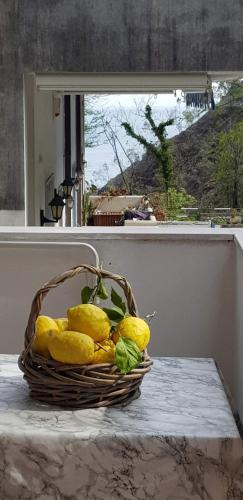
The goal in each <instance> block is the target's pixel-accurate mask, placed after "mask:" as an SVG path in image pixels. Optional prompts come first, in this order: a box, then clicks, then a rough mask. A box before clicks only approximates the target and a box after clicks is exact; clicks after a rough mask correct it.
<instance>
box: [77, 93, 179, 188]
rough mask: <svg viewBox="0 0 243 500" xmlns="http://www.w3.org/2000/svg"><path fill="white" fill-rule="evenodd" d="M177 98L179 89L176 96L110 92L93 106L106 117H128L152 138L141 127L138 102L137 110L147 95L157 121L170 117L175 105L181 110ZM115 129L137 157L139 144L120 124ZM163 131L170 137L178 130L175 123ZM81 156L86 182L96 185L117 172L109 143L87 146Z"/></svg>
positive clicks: (139, 149) (141, 121) (146, 132)
mask: <svg viewBox="0 0 243 500" xmlns="http://www.w3.org/2000/svg"><path fill="white" fill-rule="evenodd" d="M178 97H181V93H180V92H179V91H178V92H177V95H176V96H175V95H174V94H158V95H156V96H152V95H149V94H112V95H105V96H100V98H99V100H98V102H97V104H96V107H97V109H101V108H103V109H104V110H105V113H107V116H111V115H117V114H118V115H119V118H120V119H121V118H122V119H123V120H125V121H126V119H128V121H130V122H131V123H132V125H133V126H134V128H135V129H136V130H137V131H138V132H140V133H143V134H144V135H146V137H147V138H150V139H152V138H153V137H152V135H150V134H149V131H148V130H144V118H142V117H140V116H137V105H139V107H140V108H141V109H144V107H145V105H146V104H147V102H148V99H149V98H150V101H149V102H150V104H151V107H152V109H153V113H154V117H155V120H156V121H158V122H159V121H161V120H168V119H169V118H171V117H172V115H173V111H174V109H175V108H176V107H177V111H178V110H180V111H183V110H184V109H185V104H184V103H183V102H181V103H180V104H179V105H178V102H177V98H178ZM136 103H137V105H136ZM123 114H124V117H123ZM117 130H118V131H119V138H120V140H121V142H122V143H123V144H124V146H125V148H128V149H130V148H134V150H135V151H136V152H137V154H138V155H139V156H140V157H141V156H142V154H143V153H144V149H143V148H142V147H141V146H139V145H138V143H137V142H136V141H135V140H133V139H132V138H129V137H127V135H126V133H125V131H124V129H123V128H122V127H121V126H119V125H118V127H117ZM167 131H168V137H172V136H173V135H175V134H177V133H178V132H179V131H178V129H177V127H175V126H171V127H168V129H167ZM120 155H121V158H122V160H123V165H124V167H126V166H128V163H127V159H126V158H125V156H124V154H123V153H122V152H121V151H120ZM85 156H86V161H87V168H86V180H88V181H89V182H91V181H93V182H94V183H95V184H96V185H97V186H99V187H100V186H102V185H104V184H105V183H106V182H107V177H114V176H115V175H116V174H118V173H119V168H118V166H117V165H116V163H115V162H114V153H113V151H112V148H111V146H110V145H109V144H102V145H100V146H99V147H95V148H87V149H86V154H85ZM104 163H106V164H107V165H108V170H109V172H107V171H106V172H104V169H103V165H104Z"/></svg>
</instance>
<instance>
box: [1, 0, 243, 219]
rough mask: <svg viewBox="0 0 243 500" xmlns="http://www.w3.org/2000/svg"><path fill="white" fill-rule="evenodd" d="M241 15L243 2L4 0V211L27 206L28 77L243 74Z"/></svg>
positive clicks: (2, 121)
mask: <svg viewBox="0 0 243 500" xmlns="http://www.w3.org/2000/svg"><path fill="white" fill-rule="evenodd" d="M242 9H243V3H242V0H234V2H228V1H226V0H215V1H213V2H212V0H198V1H196V2H195V0H180V1H178V0H140V1H139V2H138V1H137V0H116V1H114V0H52V1H50V0H41V1H38V2H30V1H28V0H8V1H6V0H0V12H1V15H0V47H1V52H0V71H1V78H0V97H1V98H0V125H1V126H0V169H1V185H0V210H1V209H5V210H16V209H17V210H22V209H23V208H24V128H23V74H24V73H26V72H64V71H65V72H87V71H90V72H99V71H102V72H104V71H106V72H141V71H143V72H151V71H154V72H158V71H161V72H168V71H184V72H185V71H205V70H214V71H215V70H219V71H227V70H229V71H232V70H242V69H243V51H242V41H243V31H242Z"/></svg>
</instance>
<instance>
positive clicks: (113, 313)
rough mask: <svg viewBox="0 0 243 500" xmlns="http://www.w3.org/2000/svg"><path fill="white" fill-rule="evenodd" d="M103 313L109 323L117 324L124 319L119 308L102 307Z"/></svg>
mask: <svg viewBox="0 0 243 500" xmlns="http://www.w3.org/2000/svg"><path fill="white" fill-rule="evenodd" d="M103 311H105V313H106V314H107V316H108V318H109V319H110V320H111V321H115V322H118V321H121V320H122V319H123V318H124V312H123V310H122V309H120V307H116V306H114V307H111V308H107V307H103Z"/></svg>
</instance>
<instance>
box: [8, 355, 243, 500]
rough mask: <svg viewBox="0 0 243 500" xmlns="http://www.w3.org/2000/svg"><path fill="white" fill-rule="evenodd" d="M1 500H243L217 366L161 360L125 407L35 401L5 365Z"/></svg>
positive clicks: (239, 454)
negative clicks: (71, 407) (67, 406)
mask: <svg viewBox="0 0 243 500" xmlns="http://www.w3.org/2000/svg"><path fill="white" fill-rule="evenodd" d="M0 498H1V499H4V500H10V499H13V500H14V499H21V500H22V499H37V500H52V499H56V500H62V499H70V500H74V499H75V500H76V499H77V500H79V499H81V500H82V499H90V500H103V499H104V500H118V499H124V500H126V499H128V500H133V499H141V500H142V499H146V500H147V499H148V500H150V499H158V500H240V499H243V449H242V442H241V440H240V436H239V433H238V430H237V427H236V425H235V422H234V419H233V416H232V413H231V409H230V406H229V403H228V400H227V398H226V396H225V392H224V389H223V386H222V383H221V380H220V378H219V375H218V372H217V369H216V367H215V364H214V362H213V360H210V359H180V358H179V359H177V358H157V359H155V360H154V366H153V368H152V371H151V372H150V373H149V374H148V375H147V376H145V378H144V381H143V384H142V396H141V398H140V399H138V400H136V401H134V402H133V403H131V404H130V405H129V406H128V407H126V408H122V409H119V408H111V409H107V408H106V409H105V408H101V409H95V410H79V411H74V412H73V411H63V410H58V409H54V408H50V407H45V406H43V405H41V404H39V403H35V402H34V401H31V400H30V399H29V397H28V389H27V385H26V383H25V382H24V381H23V379H22V373H21V372H19V370H18V367H17V357H16V356H4V355H2V356H1V357H0Z"/></svg>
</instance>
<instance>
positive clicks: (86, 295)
mask: <svg viewBox="0 0 243 500" xmlns="http://www.w3.org/2000/svg"><path fill="white" fill-rule="evenodd" d="M93 291H94V289H93V288H90V287H89V286H85V287H84V288H83V290H82V292H81V299H82V303H83V304H88V302H89V300H90V299H91V296H92V293H93Z"/></svg>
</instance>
